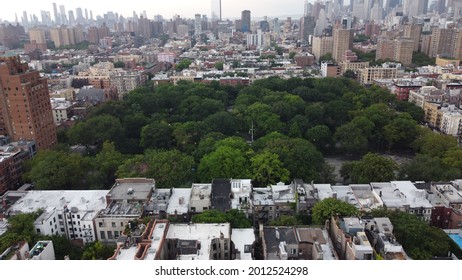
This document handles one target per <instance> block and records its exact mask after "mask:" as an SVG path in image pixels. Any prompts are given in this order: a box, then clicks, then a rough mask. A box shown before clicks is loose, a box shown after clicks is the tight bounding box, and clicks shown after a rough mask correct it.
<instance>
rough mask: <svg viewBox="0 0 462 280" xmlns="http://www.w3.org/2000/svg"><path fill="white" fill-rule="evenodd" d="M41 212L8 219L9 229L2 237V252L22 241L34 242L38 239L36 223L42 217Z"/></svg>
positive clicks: (0, 249) (0, 244)
mask: <svg viewBox="0 0 462 280" xmlns="http://www.w3.org/2000/svg"><path fill="white" fill-rule="evenodd" d="M40 214H41V211H39V212H34V213H27V214H18V215H14V216H11V217H10V218H9V219H8V223H9V228H8V230H7V231H6V232H5V233H4V234H3V235H0V252H4V251H5V250H6V249H7V248H8V247H10V246H13V245H15V244H17V243H18V242H20V241H24V240H25V241H27V242H31V243H32V242H34V241H35V240H36V238H37V236H38V235H37V233H36V231H35V227H34V222H35V220H36V219H37V218H38V217H39V216H40Z"/></svg>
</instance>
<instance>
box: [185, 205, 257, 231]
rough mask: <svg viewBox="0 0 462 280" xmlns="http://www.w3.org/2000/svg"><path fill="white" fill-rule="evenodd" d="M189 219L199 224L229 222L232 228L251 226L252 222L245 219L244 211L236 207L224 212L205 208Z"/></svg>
mask: <svg viewBox="0 0 462 280" xmlns="http://www.w3.org/2000/svg"><path fill="white" fill-rule="evenodd" d="M191 221H192V222H193V223H199V224H221V223H230V224H231V227H232V228H250V227H252V223H251V222H250V220H249V219H247V217H246V216H245V214H244V212H242V211H240V210H237V209H231V210H229V211H228V212H226V213H223V212H219V211H217V210H206V211H204V212H202V213H201V214H198V215H195V216H193V217H192V219H191Z"/></svg>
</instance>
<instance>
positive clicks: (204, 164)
mask: <svg viewBox="0 0 462 280" xmlns="http://www.w3.org/2000/svg"><path fill="white" fill-rule="evenodd" d="M248 167H249V160H248V159H247V157H246V155H245V154H244V153H243V152H242V151H240V150H238V149H235V148H231V147H228V146H222V147H219V148H217V149H216V150H215V151H213V152H212V153H210V154H207V155H205V156H204V157H203V158H202V159H201V161H200V163H199V167H198V170H197V171H198V177H199V180H200V181H201V182H210V181H212V179H215V178H246V177H248V176H249V171H248Z"/></svg>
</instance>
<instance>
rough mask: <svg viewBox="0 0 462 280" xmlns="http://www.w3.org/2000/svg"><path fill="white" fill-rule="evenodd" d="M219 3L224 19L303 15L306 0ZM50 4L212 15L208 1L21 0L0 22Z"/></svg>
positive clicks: (48, 7) (126, 14)
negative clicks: (246, 13)
mask: <svg viewBox="0 0 462 280" xmlns="http://www.w3.org/2000/svg"><path fill="white" fill-rule="evenodd" d="M221 2H222V3H221V5H222V18H223V19H227V18H240V15H241V12H242V11H243V10H250V11H251V12H252V16H253V17H263V16H269V17H274V16H285V15H302V14H303V9H304V4H305V2H306V1H305V0H286V1H284V3H283V4H282V3H281V1H279V0H256V1H251V2H248V1H229V0H222V1H221ZM310 2H313V1H310ZM53 3H56V5H57V6H58V7H59V6H64V7H65V10H66V12H68V11H70V10H72V11H74V12H75V10H76V9H77V8H79V7H80V8H82V9H88V11H92V12H93V18H94V19H95V18H96V16H97V15H103V14H105V13H107V12H108V11H113V12H115V13H119V14H120V15H123V16H124V17H131V16H132V15H133V12H134V11H135V12H136V13H137V14H138V15H139V14H141V13H142V12H143V11H146V14H147V16H148V18H150V19H152V18H153V17H154V16H155V15H162V16H163V17H165V18H171V17H172V16H174V15H179V16H181V17H186V18H194V15H195V14H197V13H200V14H205V15H207V16H208V17H211V13H212V8H211V0H196V1H190V0H171V1H169V2H164V3H162V4H161V5H155V4H152V5H145V2H143V1H141V0H134V1H131V2H130V4H131V6H130V7H131V8H130V9H127V7H126V3H125V2H123V1H116V2H112V3H111V5H110V6H109V5H107V3H106V2H95V1H90V0H81V1H79V2H75V1H70V0H58V1H56V0H45V1H40V2H37V1H33V0H24V1H21V2H12V3H9V4H8V8H7V9H2V10H0V19H1V20H2V21H4V20H7V21H10V22H14V21H15V17H16V16H17V18H18V21H19V22H21V17H22V16H23V12H24V11H26V12H27V14H28V17H29V19H30V15H32V14H35V15H36V16H37V17H40V13H41V11H42V10H44V11H49V12H50V13H51V16H52V18H53ZM143 4H144V5H143ZM178 7H181V9H178ZM58 12H59V11H58ZM66 16H67V15H66Z"/></svg>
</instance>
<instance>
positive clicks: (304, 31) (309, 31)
mask: <svg viewBox="0 0 462 280" xmlns="http://www.w3.org/2000/svg"><path fill="white" fill-rule="evenodd" d="M300 21H301V24H300V40H301V41H302V42H305V43H309V38H310V35H313V34H314V26H315V24H316V22H315V19H314V17H312V16H304V17H302V18H301V20H300Z"/></svg>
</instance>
